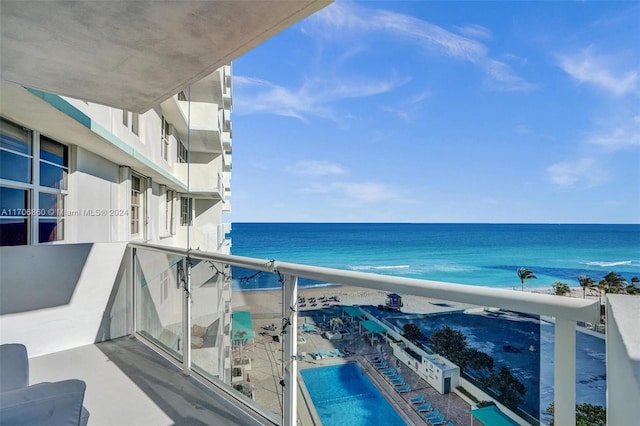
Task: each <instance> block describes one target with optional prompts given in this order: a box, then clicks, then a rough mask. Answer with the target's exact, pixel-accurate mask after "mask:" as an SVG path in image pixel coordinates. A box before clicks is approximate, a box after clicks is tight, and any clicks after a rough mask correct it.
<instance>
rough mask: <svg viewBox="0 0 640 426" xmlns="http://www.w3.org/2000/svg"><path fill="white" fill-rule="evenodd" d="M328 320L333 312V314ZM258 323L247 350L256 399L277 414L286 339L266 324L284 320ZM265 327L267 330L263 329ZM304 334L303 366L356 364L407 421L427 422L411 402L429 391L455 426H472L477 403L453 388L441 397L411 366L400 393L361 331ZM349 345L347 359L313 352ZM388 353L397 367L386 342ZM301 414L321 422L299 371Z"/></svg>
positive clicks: (257, 318) (267, 318)
mask: <svg viewBox="0 0 640 426" xmlns="http://www.w3.org/2000/svg"><path fill="white" fill-rule="evenodd" d="M318 312H319V315H320V316H322V310H319V311H317V312H315V313H314V315H318ZM305 315H310V316H308V317H307V318H306V320H307V323H308V324H314V321H313V316H311V313H300V316H301V318H299V325H300V324H302V323H303V321H304V319H303V318H302V317H303V316H305ZM327 319H329V316H328V315H327ZM253 321H254V327H255V330H256V342H255V344H254V345H253V346H252V347H251V348H248V350H247V352H246V353H247V354H249V355H250V357H251V359H252V366H251V370H250V371H247V373H248V375H249V378H250V383H251V385H252V386H253V388H254V396H255V400H256V401H257V402H258V404H259V405H261V406H263V407H265V408H267V409H269V410H270V411H272V412H274V413H281V406H282V388H281V386H280V384H279V383H278V382H279V378H280V377H282V361H281V359H282V343H281V342H277V341H276V340H275V339H274V336H279V334H278V331H267V330H266V329H265V328H266V327H268V326H269V325H271V324H276V325H278V323H279V322H280V321H281V319H280V315H277V316H276V315H270V314H262V315H255V314H254V320H253ZM263 327H265V328H263ZM298 336H299V337H300V336H301V337H304V342H299V343H298V354H299V355H301V354H302V353H306V358H307V361H302V360H299V361H298V369H299V370H302V369H305V368H314V367H321V366H326V365H335V364H338V363H345V362H356V363H358V365H359V366H360V368H361V369H362V370H363V371H364V372H365V374H366V375H367V376H368V377H369V379H370V380H371V381H372V382H373V383H374V384H375V385H376V387H377V388H378V389H379V390H380V391H381V393H382V394H383V395H384V396H385V398H386V399H387V400H388V401H389V403H390V404H391V405H392V406H393V407H394V408H395V410H396V411H397V412H398V413H399V414H400V415H401V416H402V417H403V419H404V420H405V422H407V424H413V425H424V424H428V423H427V421H426V420H425V419H424V418H423V417H422V415H420V414H419V413H418V412H417V411H416V410H415V409H414V405H413V404H412V403H411V402H410V399H411V398H414V397H417V396H418V395H420V394H424V396H425V399H426V400H428V401H430V402H431V404H432V406H433V407H434V408H437V409H438V410H439V411H440V412H441V413H443V414H445V424H446V422H452V423H453V424H454V425H468V424H470V423H471V415H470V410H471V406H470V405H469V404H468V403H467V402H466V401H464V400H463V399H462V398H460V397H459V396H458V395H457V394H456V393H454V392H452V393H450V394H447V395H441V394H440V393H439V392H437V391H436V390H435V389H433V388H432V387H431V386H430V385H428V384H427V382H426V381H425V380H423V379H421V378H420V377H419V376H418V375H417V374H416V373H415V372H414V371H412V370H411V369H409V368H408V367H407V366H406V365H404V364H402V363H400V368H399V369H397V370H398V371H399V373H400V374H401V375H402V376H403V377H404V378H405V380H406V382H407V383H409V384H410V386H411V391H410V392H407V393H402V394H400V393H398V392H396V391H395V388H394V387H393V385H391V384H390V383H389V382H388V381H387V380H386V379H385V377H384V375H382V374H381V373H380V372H379V371H378V370H377V369H376V368H375V367H374V366H373V365H372V364H371V363H370V362H369V361H368V358H371V357H374V356H376V355H379V352H378V348H377V347H373V346H371V345H370V344H369V343H368V342H367V341H365V340H364V338H363V337H361V336H359V335H358V334H357V333H355V334H352V335H350V336H349V337H348V338H347V339H341V340H328V339H327V338H325V337H323V336H322V335H321V334H320V333H314V332H303V331H301V330H298ZM345 347H346V348H348V349H349V351H351V352H354V353H355V354H354V355H348V356H346V357H344V358H342V357H333V358H332V357H325V358H324V359H321V360H315V359H313V357H312V356H311V353H312V352H314V351H318V352H319V351H325V352H327V351H330V350H333V349H335V348H339V349H340V350H341V351H343V352H345V350H344V349H345ZM382 349H383V351H384V354H385V355H384V357H385V359H386V360H387V363H389V364H390V365H395V357H394V356H393V355H392V350H391V348H390V347H389V346H388V345H386V344H382ZM298 378H299V383H300V384H299V388H298V417H299V424H302V425H318V424H320V422H319V419H318V416H317V414H316V413H315V410H314V409H313V404H312V403H311V401H310V399H309V396H308V393H307V391H306V387H305V386H304V382H303V380H302V378H301V376H300V375H299V373H298Z"/></svg>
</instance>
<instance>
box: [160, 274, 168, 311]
mask: <svg viewBox="0 0 640 426" xmlns="http://www.w3.org/2000/svg"><path fill="white" fill-rule="evenodd" d="M167 299H169V270H168V269H167V270H166V271H163V272H161V273H160V303H164V302H165V301H166V300H167Z"/></svg>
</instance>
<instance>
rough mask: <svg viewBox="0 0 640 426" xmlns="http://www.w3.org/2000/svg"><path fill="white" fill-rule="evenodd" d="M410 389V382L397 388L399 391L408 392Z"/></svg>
mask: <svg viewBox="0 0 640 426" xmlns="http://www.w3.org/2000/svg"><path fill="white" fill-rule="evenodd" d="M410 390H411V386H409V383H405V384H404V386H401V387H399V388H396V392H398V393H406V392H409V391H410Z"/></svg>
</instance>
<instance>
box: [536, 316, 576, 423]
mask: <svg viewBox="0 0 640 426" xmlns="http://www.w3.org/2000/svg"><path fill="white" fill-rule="evenodd" d="M554 377H555V379H554V381H555V383H554V385H555V386H554V387H555V389H554V402H555V404H554V407H555V412H554V416H555V417H554V418H555V424H557V425H575V424H576V322H575V321H570V320H565V319H561V318H556V326H555V353H554ZM542 408H546V407H542Z"/></svg>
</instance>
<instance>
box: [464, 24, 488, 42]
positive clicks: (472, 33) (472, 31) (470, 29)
mask: <svg viewBox="0 0 640 426" xmlns="http://www.w3.org/2000/svg"><path fill="white" fill-rule="evenodd" d="M456 29H457V30H458V32H459V33H460V34H462V35H465V36H467V37H473V38H484V39H491V38H492V37H493V34H492V33H491V30H490V29H489V28H487V27H483V26H482V25H477V24H470V25H466V26H464V27H456Z"/></svg>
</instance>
